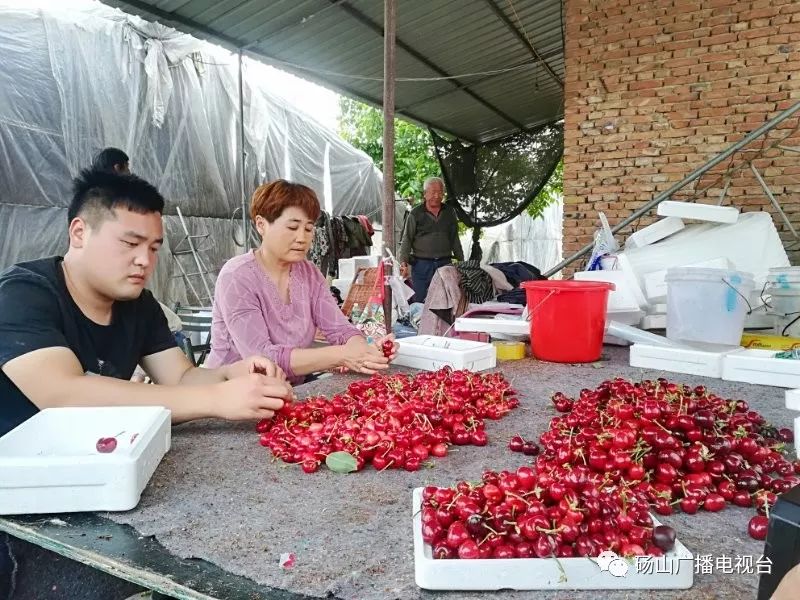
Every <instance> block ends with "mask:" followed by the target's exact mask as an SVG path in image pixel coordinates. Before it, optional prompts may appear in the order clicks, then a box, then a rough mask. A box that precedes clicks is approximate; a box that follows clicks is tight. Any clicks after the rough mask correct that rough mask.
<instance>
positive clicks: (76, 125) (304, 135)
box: [0, 0, 381, 303]
mask: <svg viewBox="0 0 800 600" xmlns="http://www.w3.org/2000/svg"><path fill="white" fill-rule="evenodd" d="M32 5H35V3H32ZM244 62H245V68H244V98H245V106H244V115H245V119H244V122H245V147H244V153H245V156H246V160H245V176H244V188H245V195H246V197H247V198H249V196H250V195H251V194H252V191H253V190H254V189H255V187H256V186H257V185H259V184H261V183H263V182H264V181H268V180H271V179H275V178H277V177H286V178H290V179H292V180H294V181H298V182H300V183H304V184H306V185H309V186H310V187H312V188H313V189H314V190H315V191H316V192H317V194H318V195H319V198H320V201H321V202H322V203H323V206H324V207H327V208H328V210H329V211H330V212H332V213H333V214H368V213H371V212H372V213H374V211H375V210H376V209H377V208H378V207H379V206H380V202H381V200H380V198H381V175H380V172H379V171H377V169H375V167H374V165H373V163H372V161H371V160H370V159H369V157H367V156H366V155H365V154H363V153H362V152H360V151H358V150H356V149H355V148H353V147H352V146H350V145H349V144H347V143H346V142H344V141H343V140H341V139H340V138H338V137H337V136H336V135H335V134H334V133H333V132H331V131H329V130H327V129H325V128H324V127H323V126H322V125H320V124H319V123H317V122H316V121H314V120H313V119H312V118H311V117H309V116H308V115H305V114H303V113H301V112H299V111H298V110H296V109H294V108H293V107H292V106H290V105H288V104H287V102H286V101H285V100H283V98H282V97H281V96H280V95H279V94H278V93H276V92H275V91H274V90H272V89H271V88H270V82H269V81H268V80H264V79H263V78H258V77H248V74H249V73H250V72H251V64H254V63H250V61H248V60H247V59H245V61H244ZM106 146H117V147H120V148H122V149H123V150H125V151H126V152H127V153H128V154H129V155H130V157H131V169H132V170H133V171H134V172H135V173H137V174H138V175H141V176H142V177H144V178H146V179H148V180H149V181H151V182H152V183H154V184H155V185H157V186H158V188H159V189H160V190H161V192H162V193H163V194H164V196H165V198H166V199H167V207H166V209H165V217H164V223H165V229H166V232H167V236H166V240H165V246H164V249H163V250H162V252H161V255H160V260H159V265H158V268H157V270H156V274H155V276H154V278H153V281H152V283H151V285H150V287H151V289H152V290H153V292H154V293H155V294H156V296H157V297H158V298H159V299H161V300H162V301H164V302H166V303H172V302H175V301H182V302H187V301H188V302H191V303H195V302H197V299H196V298H193V297H192V295H191V294H188V295H187V293H186V286H185V283H184V281H183V279H182V278H181V277H180V269H179V267H178V265H177V262H176V261H178V260H180V261H181V264H182V266H183V267H184V268H185V270H186V271H187V272H196V271H197V268H196V266H195V265H194V261H193V258H192V256H191V255H183V256H181V257H179V258H177V257H173V256H172V255H171V249H173V248H175V247H177V246H178V245H179V244H181V248H185V247H186V245H185V240H184V237H185V233H184V231H183V228H182V226H181V224H180V221H179V220H178V217H177V211H176V207H180V209H181V211H182V213H183V215H184V216H185V217H186V221H187V225H188V228H189V231H190V233H191V234H192V235H205V237H203V238H201V239H198V240H197V245H198V247H199V248H200V252H199V254H200V258H201V260H202V261H203V263H204V264H205V265H207V267H208V270H209V271H210V276H209V279H210V280H211V283H212V285H213V280H214V279H215V277H216V273H217V272H218V270H219V268H220V267H221V266H222V264H224V262H225V261H226V260H227V259H228V258H230V257H231V256H233V255H235V254H236V253H237V252H241V251H242V248H241V247H238V246H237V245H236V244H235V242H234V233H235V232H238V231H239V230H240V228H241V221H233V220H232V216H233V214H234V211H235V210H236V209H238V208H240V207H241V205H242V200H241V191H240V190H241V163H240V157H241V154H242V153H241V148H240V129H239V84H238V59H237V57H236V55H232V54H230V53H229V52H227V51H225V50H223V49H221V48H219V47H216V46H213V45H211V44H208V43H206V42H202V41H200V40H197V39H195V38H193V37H191V36H188V35H185V34H181V33H178V32H176V31H175V30H172V29H170V28H167V27H164V26H161V25H159V24H157V23H150V22H147V21H144V20H142V19H140V18H138V17H134V16H130V15H126V14H125V13H123V12H121V11H119V10H116V9H112V8H109V7H106V6H104V5H101V4H99V3H94V2H86V1H69V0H65V2H63V3H61V4H60V5H59V6H58V7H57V8H53V7H52V5H49V6H48V8H47V9H43V10H37V9H35V8H27V7H25V8H20V7H18V6H9V5H4V4H3V3H2V2H0V227H2V236H0V269H3V268H5V267H7V266H9V265H10V264H13V263H15V262H19V261H22V260H30V259H33V258H38V257H41V256H45V255H49V254H55V253H63V252H64V251H65V250H66V209H67V206H68V204H69V197H70V185H71V183H70V182H71V178H72V177H74V176H75V175H77V173H78V172H79V170H80V169H81V168H84V167H86V166H88V165H89V163H90V162H91V159H92V156H93V155H94V154H95V153H96V152H97V151H98V150H100V149H102V148H103V147H106ZM239 214H240V215H241V213H239ZM240 218H241V217H240ZM238 237H239V239H241V235H240V234H239V236H238ZM193 283H194V285H195V287H196V288H198V289H202V287H203V286H202V282H201V280H200V278H198V277H195V278H193ZM205 301H206V302H207V299H205Z"/></svg>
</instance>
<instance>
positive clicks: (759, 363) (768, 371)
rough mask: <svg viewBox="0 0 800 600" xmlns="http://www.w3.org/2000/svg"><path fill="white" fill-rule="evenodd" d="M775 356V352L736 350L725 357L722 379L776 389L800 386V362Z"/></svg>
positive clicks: (749, 349) (751, 349)
mask: <svg viewBox="0 0 800 600" xmlns="http://www.w3.org/2000/svg"><path fill="white" fill-rule="evenodd" d="M775 354H777V351H775V350H762V349H758V348H748V349H739V350H735V351H733V352H731V353H729V354H728V355H726V357H725V360H724V362H723V373H722V377H723V379H725V380H728V381H744V382H746V383H756V384H761V385H771V386H775V387H785V388H797V387H798V386H800V360H791V359H786V358H775Z"/></svg>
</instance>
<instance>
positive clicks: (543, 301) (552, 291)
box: [525, 290, 558, 321]
mask: <svg viewBox="0 0 800 600" xmlns="http://www.w3.org/2000/svg"><path fill="white" fill-rule="evenodd" d="M557 293H558V290H550V293H549V294H547V296H545V297H544V300H542V301H541V302H539V304H537V305H536V306H534V307H533V310H529V311H528V316H527V317H526V319H525V320H526V321H530V320H531V315H532V314H533V313H535V312H536V311H537V310H539V307H540V306H541V305H542V304H544V303H545V302H547V300H548V299H549V298H550V296H552V295H553V294H557Z"/></svg>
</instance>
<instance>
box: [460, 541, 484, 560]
mask: <svg viewBox="0 0 800 600" xmlns="http://www.w3.org/2000/svg"><path fill="white" fill-rule="evenodd" d="M479 556H480V553H479V551H478V544H476V543H475V542H474V541H473V540H466V541H465V542H464V543H462V544H461V545H460V546H459V547H458V558H461V559H467V560H471V559H475V558H479Z"/></svg>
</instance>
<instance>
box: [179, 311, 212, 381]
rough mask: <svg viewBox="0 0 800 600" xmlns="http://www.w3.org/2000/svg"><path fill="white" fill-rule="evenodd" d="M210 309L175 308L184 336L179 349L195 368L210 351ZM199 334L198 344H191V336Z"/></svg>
mask: <svg viewBox="0 0 800 600" xmlns="http://www.w3.org/2000/svg"><path fill="white" fill-rule="evenodd" d="M210 312H211V309H210V308H208V307H199V306H180V305H176V306H175V314H177V315H178V316H179V317H180V318H181V323H182V331H183V333H184V334H185V338H184V339H183V347H182V348H181V349H182V350H183V352H184V354H186V356H187V358H188V359H189V360H190V361H192V364H193V365H194V366H195V367H199V366H200V365H202V364H203V361H204V360H205V359H206V357H207V356H208V353H209V352H210V351H211V315H210V314H209V313H210ZM194 333H197V334H199V336H197V337H199V339H200V343H197V344H195V343H193V342H192V340H191V337H192V334H194Z"/></svg>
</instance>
